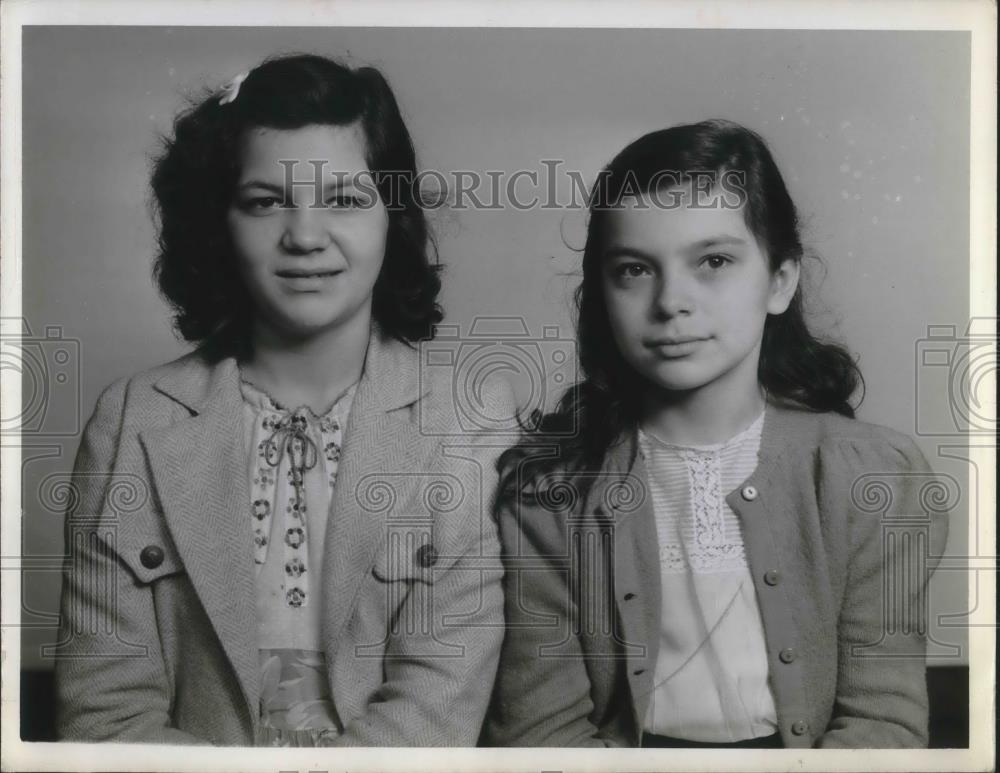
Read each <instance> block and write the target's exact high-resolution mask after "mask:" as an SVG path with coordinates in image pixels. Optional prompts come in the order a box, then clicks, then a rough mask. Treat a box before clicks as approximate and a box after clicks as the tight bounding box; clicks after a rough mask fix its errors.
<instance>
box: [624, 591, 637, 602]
mask: <svg viewBox="0 0 1000 773" xmlns="http://www.w3.org/2000/svg"><path fill="white" fill-rule="evenodd" d="M634 598H635V594H634V593H626V594H625V600H626V601H631V600H632V599H634Z"/></svg>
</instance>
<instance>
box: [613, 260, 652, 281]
mask: <svg viewBox="0 0 1000 773" xmlns="http://www.w3.org/2000/svg"><path fill="white" fill-rule="evenodd" d="M648 275H649V269H647V268H646V267H645V266H644V265H643V264H642V263H619V264H618V265H617V266H615V276H617V277H619V278H621V279H638V278H640V277H643V276H648Z"/></svg>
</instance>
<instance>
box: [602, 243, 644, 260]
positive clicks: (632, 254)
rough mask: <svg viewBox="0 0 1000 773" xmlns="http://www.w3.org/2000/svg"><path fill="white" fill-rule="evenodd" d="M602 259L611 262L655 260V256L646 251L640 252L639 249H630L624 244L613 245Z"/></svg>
mask: <svg viewBox="0 0 1000 773" xmlns="http://www.w3.org/2000/svg"><path fill="white" fill-rule="evenodd" d="M601 257H602V258H603V259H605V260H610V259H611V258H638V259H640V260H653V256H652V255H651V254H650V253H648V252H646V251H645V250H640V249H638V248H637V247H629V246H627V245H624V244H612V245H611V246H610V247H608V248H607V249H606V250H604V251H603V252H602V253H601Z"/></svg>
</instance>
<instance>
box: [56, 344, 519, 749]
mask: <svg viewBox="0 0 1000 773" xmlns="http://www.w3.org/2000/svg"><path fill="white" fill-rule="evenodd" d="M439 370H440V369H439ZM436 379H437V377H436V376H434V371H433V369H421V368H420V362H419V353H418V351H417V350H416V349H413V348H411V347H409V346H406V345H404V344H402V343H400V342H398V341H395V340H391V339H387V338H383V337H382V336H381V335H379V334H378V333H377V332H373V334H372V337H371V341H370V344H369V348H368V353H367V356H366V362H365V368H364V373H363V376H362V379H361V381H360V383H359V385H358V388H357V392H356V395H355V401H354V405H353V408H352V410H351V414H350V417H349V420H348V424H347V427H346V429H345V438H344V458H343V460H342V462H341V466H340V470H339V473H338V479H337V483H336V487H335V491H334V495H333V503H332V509H331V516H330V522H329V527H328V529H327V533H326V537H325V543H324V550H325V555H326V559H325V562H324V575H323V578H322V591H323V597H322V598H323V603H324V605H325V606H324V610H323V615H324V617H323V622H322V632H323V637H324V645H325V655H326V662H327V669H328V679H329V683H330V694H331V696H332V700H333V702H334V705H335V707H336V711H337V714H338V717H339V720H340V723H341V725H342V726H343V732H342V733H341V734H340V736H339V737H338V738H337V739H336V740H335V742H334V743H335V745H365V746H383V745H473V744H474V743H475V741H476V738H477V734H478V733H479V729H480V725H481V723H482V719H483V714H484V713H485V710H486V707H487V703H488V700H489V691H490V687H491V684H492V679H493V675H494V672H495V669H496V663H497V658H498V654H499V647H500V642H501V639H502V633H503V629H502V625H503V599H502V589H501V576H502V569H501V567H500V565H499V558H498V553H499V543H498V540H497V535H496V528H495V524H494V522H493V519H492V512H491V508H492V502H491V497H492V496H493V494H494V492H495V455H496V449H490V448H484V447H482V446H481V445H480V444H478V443H477V440H476V438H477V435H476V434H475V433H472V434H469V433H468V432H465V433H463V432H462V429H461V427H460V426H459V425H458V423H457V421H456V419H455V409H454V400H453V395H452V384H451V382H450V380H448V381H442V382H441V383H437V384H436V383H435V381H436ZM483 399H484V402H485V407H484V410H486V411H487V412H488V415H489V416H491V417H497V416H500V415H507V414H505V411H508V408H509V414H512V413H513V403H512V399H511V397H510V395H509V393H508V392H507V391H505V390H504V389H499V388H498V389H495V390H491V391H490V392H489V393H488V394H486V395H485V396H484V398H483ZM242 410H243V409H242V402H241V396H240V390H239V372H238V368H237V366H236V363H235V361H234V360H232V359H228V360H222V361H220V362H218V363H216V364H210V363H209V362H207V361H206V360H205V359H204V358H203V357H202V355H200V354H199V353H198V352H195V353H192V354H189V355H187V356H185V357H182V358H181V359H179V360H177V361H175V362H172V363H169V364H167V365H164V366H161V367H159V368H155V369H153V370H151V371H148V372H145V373H142V374H140V375H138V376H135V377H134V378H131V379H125V380H122V381H119V382H117V383H115V384H113V385H111V386H110V387H109V388H108V389H107V390H106V391H105V392H104V393H103V395H102V396H101V398H100V399H99V401H98V404H97V408H96V410H95V412H94V415H93V417H92V418H91V420H90V422H89V424H88V426H87V428H86V430H85V433H84V436H83V439H82V443H81V447H80V451H79V454H78V457H77V463H76V468H75V473H74V478H73V494H74V497H73V499H74V501H73V503H72V505H71V507H70V511H69V513H68V515H67V521H66V523H67V545H68V547H69V551H68V559H67V563H66V569H65V572H64V583H63V596H62V608H61V635H60V642H61V643H60V645H59V652H58V655H57V662H56V687H57V700H58V706H57V726H58V731H59V734H60V736H61V737H62V738H63V739H72V740H94V741H96V740H119V741H139V742H161V743H164V742H168V743H213V744H223V745H251V744H254V742H255V738H256V737H257V732H258V728H259V726H260V709H259V690H260V687H259V672H258V667H259V666H258V656H257V645H256V631H255V627H256V626H255V586H254V573H253V554H252V542H251V531H252V530H251V529H250V527H249V523H248V518H249V502H248V496H249V487H248V482H247V480H246V478H247V464H246V453H247V451H246V450H245V449H244V448H243V445H244V442H245V441H244V434H243V424H242V421H243V419H242V416H243V414H242ZM449 444H450V447H448V446H449ZM491 473H492V475H491Z"/></svg>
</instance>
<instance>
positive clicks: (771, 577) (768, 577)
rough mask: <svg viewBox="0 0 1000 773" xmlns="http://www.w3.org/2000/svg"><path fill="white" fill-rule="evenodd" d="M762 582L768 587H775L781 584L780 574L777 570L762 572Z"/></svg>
mask: <svg viewBox="0 0 1000 773" xmlns="http://www.w3.org/2000/svg"><path fill="white" fill-rule="evenodd" d="M764 582H765V583H767V584H768V585H777V584H778V583H779V582H781V572H779V571H778V570H777V569H768V570H767V571H766V572H764Z"/></svg>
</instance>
